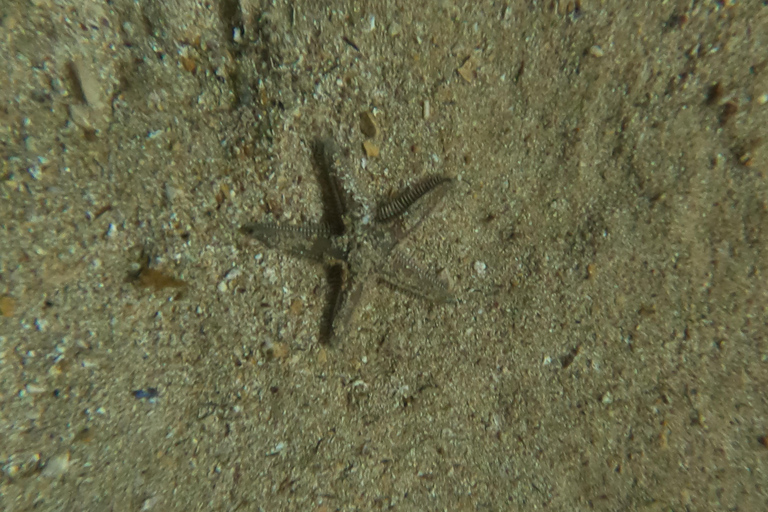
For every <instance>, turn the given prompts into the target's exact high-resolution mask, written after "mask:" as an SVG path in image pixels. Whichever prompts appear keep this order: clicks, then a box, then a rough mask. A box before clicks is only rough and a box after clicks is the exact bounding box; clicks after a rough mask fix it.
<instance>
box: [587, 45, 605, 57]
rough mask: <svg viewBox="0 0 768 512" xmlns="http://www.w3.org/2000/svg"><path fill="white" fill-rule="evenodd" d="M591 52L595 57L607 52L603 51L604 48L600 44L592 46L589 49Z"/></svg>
mask: <svg viewBox="0 0 768 512" xmlns="http://www.w3.org/2000/svg"><path fill="white" fill-rule="evenodd" d="M589 54H590V55H592V56H593V57H598V58H600V57H602V56H603V55H605V52H604V51H603V49H602V48H600V46H598V45H594V46H592V48H590V49H589Z"/></svg>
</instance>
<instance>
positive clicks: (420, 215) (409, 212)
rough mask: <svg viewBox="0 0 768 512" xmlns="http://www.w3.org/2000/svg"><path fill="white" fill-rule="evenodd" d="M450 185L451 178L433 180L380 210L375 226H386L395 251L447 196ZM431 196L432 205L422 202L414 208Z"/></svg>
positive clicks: (401, 193) (433, 178) (399, 196)
mask: <svg viewBox="0 0 768 512" xmlns="http://www.w3.org/2000/svg"><path fill="white" fill-rule="evenodd" d="M451 183H452V180H451V178H448V177H446V176H432V177H430V178H427V179H426V180H424V181H422V182H420V183H417V184H416V185H414V186H412V187H409V188H407V189H405V190H403V191H402V192H400V193H399V194H398V195H397V196H395V197H394V198H393V199H391V200H389V201H387V202H384V203H382V204H380V205H379V206H378V208H377V209H376V223H377V224H379V225H384V226H386V229H387V230H388V231H389V232H390V233H391V235H392V239H393V243H392V248H394V247H395V246H396V245H397V243H398V242H399V241H400V240H402V239H404V238H406V237H407V236H408V235H409V234H410V233H411V232H412V231H413V230H415V229H416V228H417V227H419V226H420V225H421V223H422V222H423V221H424V219H426V218H427V216H428V215H429V214H430V213H431V212H432V210H434V209H435V207H436V206H437V204H438V202H439V201H440V200H441V199H442V198H443V196H444V195H445V194H446V192H447V190H448V188H449V186H450V184H451ZM428 194H429V195H430V197H429V201H427V202H426V203H424V202H423V201H421V203H423V204H420V205H419V207H418V208H415V206H414V205H416V203H417V202H419V200H420V199H421V198H423V197H424V196H426V195H428ZM408 217H410V218H408Z"/></svg>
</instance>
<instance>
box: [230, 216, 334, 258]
mask: <svg viewBox="0 0 768 512" xmlns="http://www.w3.org/2000/svg"><path fill="white" fill-rule="evenodd" d="M240 231H242V232H243V233H245V234H247V235H249V236H252V237H254V238H256V239H257V240H259V241H260V242H261V243H263V244H264V245H266V246H267V247H271V248H277V249H281V250H284V251H286V252H288V253H290V254H293V255H294V256H299V257H302V258H307V259H311V260H315V261H320V262H325V261H327V260H328V259H335V260H342V259H344V257H345V254H344V252H343V250H342V249H341V248H339V247H337V246H336V244H334V243H333V239H334V235H333V234H332V229H331V228H330V227H329V226H327V225H325V224H309V225H301V226H291V225H285V224H277V223H271V222H252V223H250V224H245V225H243V226H242V227H241V228H240Z"/></svg>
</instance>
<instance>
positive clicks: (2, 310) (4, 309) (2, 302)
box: [0, 295, 16, 318]
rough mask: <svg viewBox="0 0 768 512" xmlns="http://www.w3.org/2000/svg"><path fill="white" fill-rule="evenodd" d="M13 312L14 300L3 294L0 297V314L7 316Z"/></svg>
mask: <svg viewBox="0 0 768 512" xmlns="http://www.w3.org/2000/svg"><path fill="white" fill-rule="evenodd" d="M15 312H16V300H15V299H14V298H13V297H11V296H9V295H3V296H2V297H0V316H4V317H6V318H9V317H12V316H13V314H14V313H15Z"/></svg>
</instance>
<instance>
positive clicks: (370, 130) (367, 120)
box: [360, 110, 379, 139]
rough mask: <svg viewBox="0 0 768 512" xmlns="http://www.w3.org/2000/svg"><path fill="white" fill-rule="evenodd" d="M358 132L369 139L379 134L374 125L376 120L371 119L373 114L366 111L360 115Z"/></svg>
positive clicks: (377, 128)
mask: <svg viewBox="0 0 768 512" xmlns="http://www.w3.org/2000/svg"><path fill="white" fill-rule="evenodd" d="M360 131H361V132H363V135H365V136H366V137H368V138H371V139H373V138H374V137H376V136H377V135H378V134H379V127H378V125H377V124H376V120H375V119H374V118H373V114H371V113H370V112H368V111H367V110H366V111H365V112H363V113H361V114H360Z"/></svg>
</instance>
